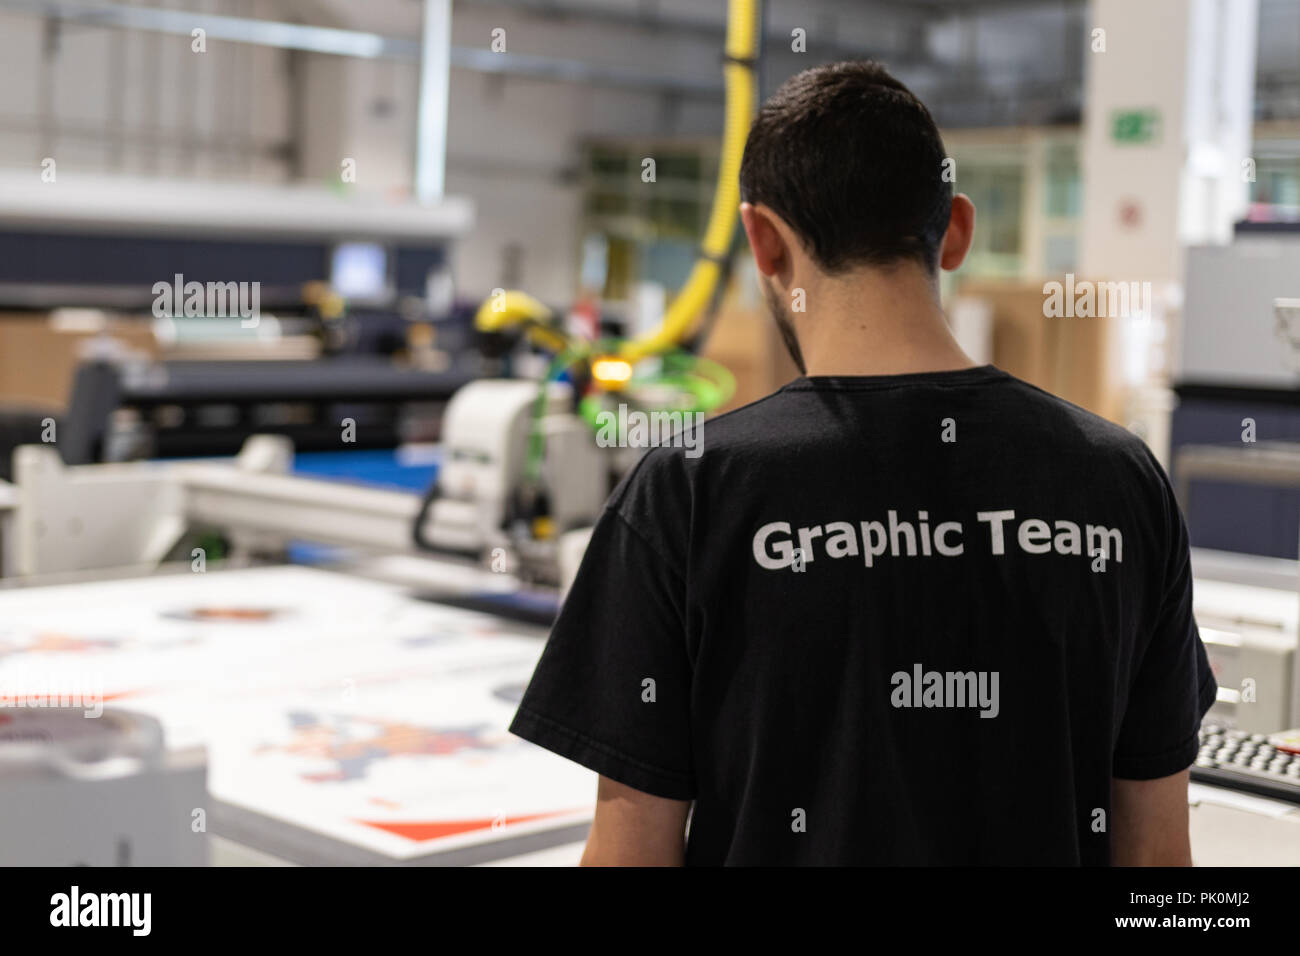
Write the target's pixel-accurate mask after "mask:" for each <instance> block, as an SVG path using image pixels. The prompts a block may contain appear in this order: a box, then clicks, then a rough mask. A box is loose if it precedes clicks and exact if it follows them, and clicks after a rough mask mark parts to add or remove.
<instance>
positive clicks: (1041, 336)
mask: <svg viewBox="0 0 1300 956" xmlns="http://www.w3.org/2000/svg"><path fill="white" fill-rule="evenodd" d="M958 295H959V296H961V297H972V298H979V299H982V300H984V301H986V302H987V303H989V305H990V306H991V307H992V315H993V364H994V365H996V366H997V367H998V368H1000V369H1002V370H1003V371H1006V372H1010V373H1011V374H1012V375H1015V376H1016V377H1017V378H1022V379H1024V380H1025V381H1026V382H1029V383H1030V384H1032V385H1037V386H1038V387H1039V388H1041V389H1044V390H1045V391H1048V392H1051V393H1052V394H1053V395H1059V396H1060V397H1061V398H1063V399H1065V400H1066V401H1068V402H1073V403H1074V404H1076V405H1079V406H1081V407H1083V408H1086V409H1088V411H1090V412H1093V413H1095V414H1097V415H1100V416H1102V417H1103V418H1107V419H1110V420H1111V421H1113V422H1119V423H1120V424H1123V422H1122V418H1123V411H1124V394H1123V388H1122V380H1121V377H1120V368H1119V362H1118V358H1117V355H1116V349H1117V346H1118V341H1117V340H1118V335H1119V327H1118V323H1119V322H1120V321H1122V320H1121V319H1117V318H1113V317H1094V316H1090V317H1079V316H1062V317H1056V316H1050V317H1049V316H1047V315H1045V314H1044V312H1045V309H1044V302H1045V300H1046V296H1045V295H1044V293H1043V286H1042V283H1037V282H1036V283H1027V282H1001V281H998V282H994V281H970V282H964V283H962V285H961V286H960V288H959V290H958Z"/></svg>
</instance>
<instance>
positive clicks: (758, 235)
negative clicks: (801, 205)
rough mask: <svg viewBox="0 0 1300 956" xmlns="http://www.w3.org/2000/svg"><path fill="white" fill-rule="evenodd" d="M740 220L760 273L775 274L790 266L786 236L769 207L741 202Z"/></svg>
mask: <svg viewBox="0 0 1300 956" xmlns="http://www.w3.org/2000/svg"><path fill="white" fill-rule="evenodd" d="M740 221H741V222H742V223H744V226H745V235H746V236H747V237H748V238H749V248H750V250H751V251H752V252H753V253H754V264H755V265H756V266H758V271H759V272H760V273H762V274H763V275H765V276H775V275H776V274H777V273H778V272H780V271H782V270H788V269H789V268H790V249H789V247H788V246H787V244H786V237H785V236H784V235H783V234H782V231H781V229H780V227H779V226H778V225H777V224H776V220H775V217H774V216H773V214H772V211H771V210H770V209H768V208H767V207H766V206H755V205H753V204H752V203H747V202H743V203H741V204H740Z"/></svg>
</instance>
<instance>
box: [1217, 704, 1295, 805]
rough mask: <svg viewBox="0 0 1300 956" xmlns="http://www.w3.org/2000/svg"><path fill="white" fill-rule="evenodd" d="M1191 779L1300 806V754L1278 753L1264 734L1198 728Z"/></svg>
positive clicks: (1221, 728)
mask: <svg viewBox="0 0 1300 956" xmlns="http://www.w3.org/2000/svg"><path fill="white" fill-rule="evenodd" d="M1192 779H1193V780H1194V781H1196V782H1197V783H1209V784H1214V785H1215V786H1218V787H1228V788H1230V789H1232V790H1244V791H1246V792H1247V793H1253V794H1257V795H1259V796H1262V797H1272V798H1274V799H1275V800H1287V801H1289V802H1291V803H1300V754H1295V753H1290V752H1288V751H1286V750H1279V749H1278V748H1277V747H1275V746H1274V745H1273V744H1270V743H1269V742H1268V735H1267V734H1249V733H1246V732H1245V731H1244V730H1227V729H1226V728H1223V727H1219V726H1215V725H1213V724H1211V725H1208V726H1204V727H1202V728H1201V749H1200V752H1199V753H1198V754H1197V755H1196V763H1194V764H1192Z"/></svg>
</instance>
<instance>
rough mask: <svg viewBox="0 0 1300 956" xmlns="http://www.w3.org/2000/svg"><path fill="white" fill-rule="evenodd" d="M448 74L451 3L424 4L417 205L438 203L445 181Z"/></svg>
mask: <svg viewBox="0 0 1300 956" xmlns="http://www.w3.org/2000/svg"><path fill="white" fill-rule="evenodd" d="M450 70H451V0H424V32H423V36H422V39H421V43H420V106H419V115H418V117H417V119H416V124H417V125H416V140H415V195H416V198H417V199H419V200H420V201H421V202H433V201H436V200H438V199H441V198H442V193H443V188H444V185H445V181H446V177H447V104H448V90H449V87H450V84H451V77H450Z"/></svg>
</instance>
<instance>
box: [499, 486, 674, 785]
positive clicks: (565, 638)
mask: <svg viewBox="0 0 1300 956" xmlns="http://www.w3.org/2000/svg"><path fill="white" fill-rule="evenodd" d="M684 601H685V584H684V581H683V579H682V577H681V576H680V574H679V573H678V572H677V571H676V570H675V569H674V568H672V567H671V566H670V564H669V562H668V561H667V560H666V559H665V558H664V557H663V556H662V555H661V554H660V553H659V550H658V549H656V548H655V547H653V546H651V545H650V543H649V542H648V540H647V539H646V538H645V537H643V536H642V535H641V534H640V533H639V532H638V531H637V530H636V529H635V528H633V526H632V525H631V524H629V523H628V521H627V519H626V518H624V517H623V516H622V515H621V514H619V512H618V511H617V510H615V509H613V508H609V509H607V510H606V511H605V512H604V514H603V515H602V516H601V518H600V520H599V521H598V522H597V523H596V527H595V529H594V530H593V532H592V536H591V543H590V544H589V545H588V548H587V552H586V554H585V556H584V557H583V560H582V565H581V567H580V568H579V570H578V575H577V577H576V578H575V580H574V582H573V586H572V588H571V589H570V590H569V594H568V596H567V597H566V599H565V601H564V606H563V608H562V609H561V611H560V615H559V617H558V619H557V620H556V622H555V627H554V628H553V629H552V631H551V636H550V639H549V640H548V641H547V644H546V648H545V650H544V651H543V652H542V657H541V660H540V661H539V662H538V664H537V669H536V671H535V672H534V673H533V679H532V681H531V683H530V684H529V685H528V690H527V691H526V692H525V694H524V697H523V700H522V701H521V702H520V705H519V711H518V713H516V714H515V718H514V721H513V722H512V723H511V725H510V730H511V732H512V733H514V734H516V735H518V736H520V737H523V738H524V739H525V740H529V741H531V742H533V743H535V744H537V745H539V746H541V747H545V748H546V749H547V750H551V751H553V752H555V753H557V754H559V755H560V756H562V757H567V758H568V759H570V760H574V761H576V762H578V763H580V764H582V765H583V766H585V767H587V768H589V769H591V770H594V771H596V772H597V773H599V774H601V775H603V776H606V777H609V778H610V779H612V780H616V781H618V782H619V783H622V784H626V785H627V786H629V787H632V788H634V789H636V790H641V791H644V792H645V793H650V794H654V795H655V796H660V797H667V798H670V799H675V800H689V799H692V798H693V797H694V796H695V778H694V774H693V772H692V769H691V768H692V763H691V746H690V694H691V666H690V661H689V656H688V654H687V650H686V634H685V628H684V623H683V622H684V619H685V615H684V607H683V605H684Z"/></svg>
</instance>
